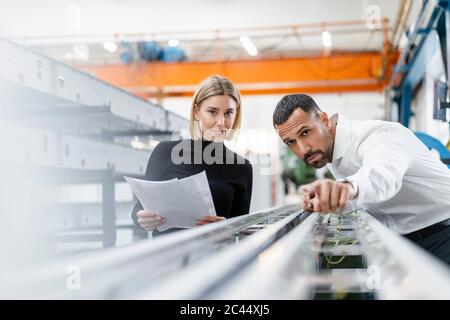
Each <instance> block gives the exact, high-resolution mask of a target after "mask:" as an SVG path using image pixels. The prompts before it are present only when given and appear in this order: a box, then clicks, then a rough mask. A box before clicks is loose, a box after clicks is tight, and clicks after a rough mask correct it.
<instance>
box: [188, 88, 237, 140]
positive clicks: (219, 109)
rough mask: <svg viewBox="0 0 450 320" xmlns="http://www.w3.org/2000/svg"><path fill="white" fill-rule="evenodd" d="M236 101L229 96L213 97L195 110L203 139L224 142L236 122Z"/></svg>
mask: <svg viewBox="0 0 450 320" xmlns="http://www.w3.org/2000/svg"><path fill="white" fill-rule="evenodd" d="M236 114H237V104H236V101H235V100H234V99H233V98H232V97H230V96H228V95H221V96H212V97H209V98H207V99H205V100H204V101H203V102H202V103H201V104H200V106H198V108H197V109H196V110H195V117H196V119H197V120H198V121H199V124H200V128H201V130H202V135H203V139H205V140H209V141H214V142H222V141H223V140H224V139H225V137H226V136H227V133H228V132H229V130H231V128H232V127H233V124H234V121H235V120H236Z"/></svg>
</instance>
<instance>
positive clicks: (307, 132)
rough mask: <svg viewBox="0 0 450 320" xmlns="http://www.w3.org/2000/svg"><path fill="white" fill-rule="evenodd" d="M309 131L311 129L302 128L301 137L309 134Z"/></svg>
mask: <svg viewBox="0 0 450 320" xmlns="http://www.w3.org/2000/svg"><path fill="white" fill-rule="evenodd" d="M310 131H311V130H309V129H307V130H303V131H302V133H301V135H302V136H303V137H305V136H307V135H308V134H309V132H310Z"/></svg>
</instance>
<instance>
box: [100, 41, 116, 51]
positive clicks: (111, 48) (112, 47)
mask: <svg viewBox="0 0 450 320" xmlns="http://www.w3.org/2000/svg"><path fill="white" fill-rule="evenodd" d="M103 48H105V50H106V51H109V52H116V50H117V44H115V43H114V42H110V41H105V42H103Z"/></svg>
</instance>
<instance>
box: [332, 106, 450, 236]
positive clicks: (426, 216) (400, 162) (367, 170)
mask: <svg viewBox="0 0 450 320" xmlns="http://www.w3.org/2000/svg"><path fill="white" fill-rule="evenodd" d="M328 168H329V169H330V171H331V173H332V174H333V175H334V176H335V178H336V179H349V180H352V181H354V182H356V184H357V185H358V189H359V190H358V195H357V197H356V198H355V199H353V200H352V201H351V202H350V204H351V206H353V207H357V208H365V209H366V210H367V212H368V213H370V214H371V215H373V216H374V217H375V218H377V219H378V220H380V221H381V222H383V223H384V224H385V225H387V226H388V227H390V228H391V229H393V230H394V231H396V232H398V233H400V234H407V233H410V232H413V231H416V230H419V229H422V228H425V227H428V226H430V225H432V224H435V223H437V222H441V221H444V220H446V219H448V218H450V170H449V169H448V168H447V166H446V165H444V164H443V163H442V162H441V161H440V160H439V159H437V158H436V157H435V156H434V154H432V153H431V151H430V150H428V148H427V147H426V146H425V145H424V144H423V143H422V142H421V141H420V140H419V139H418V138H417V137H416V136H415V135H414V133H412V132H411V131H410V130H409V129H407V128H405V127H404V126H402V125H401V124H399V123H394V122H386V121H379V120H370V121H350V120H348V119H347V118H345V117H344V116H343V115H342V114H338V122H337V126H336V136H335V140H334V146H333V160H332V163H331V164H328Z"/></svg>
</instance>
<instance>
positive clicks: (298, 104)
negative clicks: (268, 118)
mask: <svg viewBox="0 0 450 320" xmlns="http://www.w3.org/2000/svg"><path fill="white" fill-rule="evenodd" d="M297 108H300V109H302V110H303V111H305V112H306V113H314V114H316V115H318V114H319V112H321V111H322V110H320V108H319V107H318V106H317V104H316V103H315V102H314V100H313V98H311V97H310V96H308V95H306V94H303V93H297V94H289V95H287V96H284V97H283V99H281V100H280V102H278V103H277V106H276V107H275V111H274V112H273V126H275V125H280V124H282V123H284V122H286V121H287V119H289V117H290V116H291V114H292V113H293V112H294V111H295V110H296V109H297Z"/></svg>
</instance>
